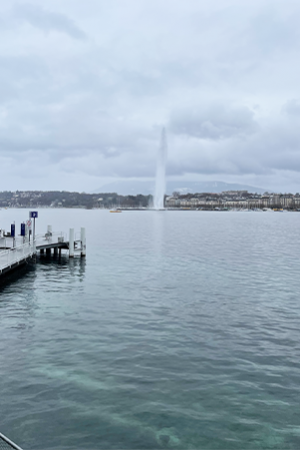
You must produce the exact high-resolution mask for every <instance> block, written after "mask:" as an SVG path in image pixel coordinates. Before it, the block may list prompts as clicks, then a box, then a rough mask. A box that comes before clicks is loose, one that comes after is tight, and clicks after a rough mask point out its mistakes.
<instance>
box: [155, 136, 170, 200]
mask: <svg viewBox="0 0 300 450" xmlns="http://www.w3.org/2000/svg"><path fill="white" fill-rule="evenodd" d="M166 163H167V136H166V130H165V128H163V129H162V131H161V138H160V146H159V149H158V154H157V169H156V181H155V193H154V202H153V207H154V209H164V197H165V192H166Z"/></svg>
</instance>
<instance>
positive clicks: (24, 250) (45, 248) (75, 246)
mask: <svg viewBox="0 0 300 450" xmlns="http://www.w3.org/2000/svg"><path fill="white" fill-rule="evenodd" d="M77 237H78V236H77V235H76V236H75V233H74V229H70V233H69V239H67V238H66V235H65V234H64V233H62V232H53V233H52V231H47V233H45V234H43V235H42V234H38V235H36V236H35V240H34V242H32V241H31V242H29V239H28V236H26V237H25V238H24V237H17V238H15V239H14V238H12V237H10V236H5V237H0V277H1V276H2V275H4V274H6V273H8V272H10V271H12V270H14V269H16V268H18V267H19V266H22V265H24V264H26V263H28V262H29V260H31V259H32V258H34V257H35V256H36V254H37V252H38V251H39V252H40V254H44V253H45V252H46V255H51V252H52V250H53V253H54V255H58V254H59V255H61V251H62V250H67V251H68V252H69V256H70V258H72V257H74V254H75V253H80V255H81V256H85V254H86V242H85V229H84V228H81V232H80V238H77ZM76 238H77V239H76Z"/></svg>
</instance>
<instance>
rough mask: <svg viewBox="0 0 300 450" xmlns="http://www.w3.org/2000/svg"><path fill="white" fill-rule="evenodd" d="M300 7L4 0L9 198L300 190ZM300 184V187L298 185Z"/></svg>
mask: <svg viewBox="0 0 300 450" xmlns="http://www.w3.org/2000/svg"><path fill="white" fill-rule="evenodd" d="M299 18H300V2H298V1H292V0H285V1H284V2H283V1H282V0H280V1H277V0H251V1H250V0H243V1H241V0H211V1H209V2H204V1H200V0H184V1H182V0H180V1H179V0H172V1H171V0H151V1H149V0H110V1H104V0H85V1H84V2H83V1H79V0H72V1H71V0H63V1H61V0H51V1H50V0H43V1H42V2H41V1H38V0H32V1H30V2H27V1H22V0H21V1H18V2H14V1H12V2H7V1H4V0H1V1H0V37H1V38H0V80H1V83H0V167H1V176H0V190H16V189H20V190H21V189H24V190H25V189H43V190H50V189H51V190H57V189H58V190H78V191H92V190H94V189H96V188H98V187H99V186H101V185H103V184H104V183H106V182H108V181H112V180H114V179H130V178H134V179H149V178H151V177H154V176H155V168H156V154H157V149H158V146H159V139H160V133H161V129H162V127H163V126H165V127H166V129H167V134H168V168H167V173H168V177H170V178H176V179H180V178H182V179H186V180H216V181H225V182H237V183H242V184H252V185H254V186H260V187H265V188H266V189H270V190H274V191H282V192H289V191H291V192H296V191H300V92H299V89H300V88H299V80H300V58H299V54H300V27H299ZM298 186H299V187H298Z"/></svg>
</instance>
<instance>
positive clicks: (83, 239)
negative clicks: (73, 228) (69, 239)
mask: <svg viewBox="0 0 300 450" xmlns="http://www.w3.org/2000/svg"><path fill="white" fill-rule="evenodd" d="M80 240H81V257H84V256H86V237H85V228H80Z"/></svg>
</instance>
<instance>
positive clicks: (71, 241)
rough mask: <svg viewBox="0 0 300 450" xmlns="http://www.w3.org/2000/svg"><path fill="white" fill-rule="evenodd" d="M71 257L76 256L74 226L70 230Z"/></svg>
mask: <svg viewBox="0 0 300 450" xmlns="http://www.w3.org/2000/svg"><path fill="white" fill-rule="evenodd" d="M69 258H74V228H70V231H69Z"/></svg>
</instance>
